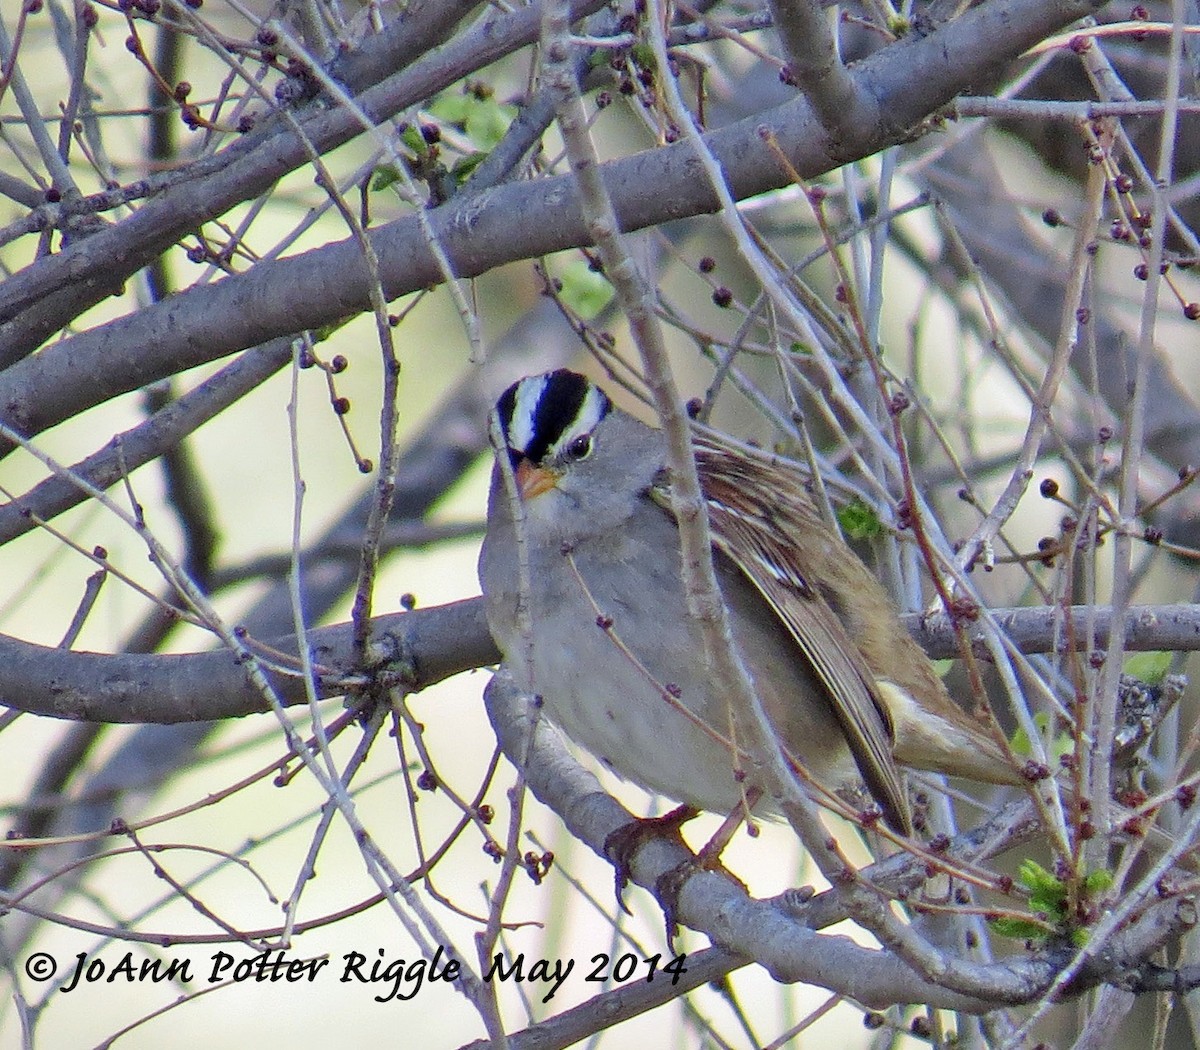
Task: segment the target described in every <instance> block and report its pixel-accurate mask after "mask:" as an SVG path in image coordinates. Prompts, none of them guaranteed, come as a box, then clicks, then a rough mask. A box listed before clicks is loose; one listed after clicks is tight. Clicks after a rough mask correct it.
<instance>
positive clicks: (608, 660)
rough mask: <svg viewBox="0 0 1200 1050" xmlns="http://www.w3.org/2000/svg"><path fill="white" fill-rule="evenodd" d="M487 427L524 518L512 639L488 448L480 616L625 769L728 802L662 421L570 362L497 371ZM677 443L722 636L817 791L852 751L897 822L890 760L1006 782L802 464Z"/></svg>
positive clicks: (509, 528)
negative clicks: (717, 589) (507, 373)
mask: <svg viewBox="0 0 1200 1050" xmlns="http://www.w3.org/2000/svg"><path fill="white" fill-rule="evenodd" d="M495 424H496V428H497V430H498V433H499V434H500V435H501V436H502V439H503V441H504V442H505V445H506V450H505V451H506V454H507V457H508V460H509V463H510V465H511V467H512V476H513V479H514V480H515V487H516V490H517V494H518V495H517V499H518V500H519V506H520V509H521V514H520V517H521V518H523V524H522V525H521V529H522V530H523V532H524V536H525V549H526V551H527V559H528V561H527V564H528V595H527V598H528V606H527V609H528V617H527V621H526V622H527V623H528V624H529V626H530V628H531V630H530V631H529V635H530V636H529V637H528V638H523V636H522V630H521V626H520V625H521V623H522V616H521V615H519V614H518V604H519V601H520V599H521V585H520V579H521V573H520V571H519V565H520V554H519V549H518V542H517V525H516V523H515V519H514V505H513V500H512V499H511V498H510V496H509V494H508V490H507V488H506V484H505V478H504V472H502V471H501V469H500V467H499V465H497V467H496V469H495V470H494V472H493V477H492V487H491V493H490V496H489V503H488V520H487V533H486V536H485V539H484V544H483V550H482V553H481V554H480V560H479V572H480V581H481V583H482V587H483V593H484V596H485V599H486V605H487V616H488V623H489V625H490V627H491V631H492V635H493V637H494V638H495V641H496V643H497V645H498V646H499V648H500V650H501V652H502V653H504V654H505V658H506V662H507V663H508V664H509V666H510V667H511V669H512V671H513V673H514V674H515V676H516V678H517V681H518V683H519V684H520V685H521V686H522V687H523V688H524V689H526V690H527V691H529V692H531V693H534V694H537V695H539V696H541V697H542V698H543V700H544V703H545V711H546V713H547V714H548V715H549V717H550V719H551V720H552V721H553V722H554V723H555V724H557V725H558V726H559V727H560V728H561V729H562V730H564V731H565V732H566V734H567V735H568V736H570V737H571V738H572V739H573V740H574V741H575V742H576V743H578V744H580V745H582V746H583V747H584V748H586V749H587V750H588V751H590V752H591V753H592V754H593V755H595V756H596V757H597V758H598V759H600V761H601V762H603V763H604V764H605V765H606V766H608V767H610V768H611V769H613V770H615V771H616V772H617V773H618V774H620V775H621V776H622V777H625V778H627V779H629V780H631V781H633V782H635V783H637V784H640V785H641V786H642V787H644V788H646V789H648V790H650V791H654V792H659V793H661V794H663V795H666V796H668V797H670V798H673V799H675V800H677V801H680V802H683V803H686V804H688V805H690V806H694V807H696V808H698V809H703V810H710V811H713V812H717V813H730V812H732V811H733V810H734V809H735V807H737V806H738V804H739V802H740V801H741V799H742V798H743V797H744V791H745V790H746V789H747V788H748V787H754V786H755V785H753V784H746V783H744V779H745V774H744V773H742V772H739V771H740V770H742V769H743V762H742V761H741V760H740V759H739V756H737V755H736V754H734V753H733V748H732V747H731V744H730V740H731V739H736V737H737V721H738V715H737V712H732V713H731V712H730V711H729V710H728V705H727V704H726V702H725V698H724V697H723V696H720V695H714V693H713V691H712V689H711V688H710V682H709V676H708V674H707V671H706V668H705V661H704V648H703V645H702V642H701V640H700V635H699V631H698V629H697V627H696V625H695V624H694V623H693V622H692V621H691V620H690V618H689V616H688V614H687V612H686V608H687V606H686V601H685V598H684V589H683V583H682V579H681V568H680V551H679V537H678V531H677V528H676V524H675V520H674V518H673V517H672V515H671V513H670V510H669V498H668V497H667V495H666V489H665V486H666V484H667V479H666V469H665V462H666V454H665V448H664V442H663V438H662V435H661V433H660V432H659V431H657V430H655V429H653V428H651V427H648V426H646V425H645V424H643V423H641V422H640V421H638V420H636V419H634V418H633V417H632V416H630V415H627V414H626V413H624V412H622V411H620V410H619V409H617V408H615V407H614V406H613V405H612V403H611V401H610V400H609V398H608V397H607V396H606V395H605V394H604V392H603V391H602V390H600V389H599V388H598V387H597V386H595V385H594V384H592V383H591V382H590V381H589V380H587V379H586V378H584V377H583V376H581V375H578V374H576V373H574V372H569V371H566V370H558V371H555V372H549V373H546V374H544V375H539V376H531V377H529V378H527V379H523V380H521V381H520V382H518V383H516V384H514V385H513V386H511V387H510V388H509V389H508V390H507V391H506V392H505V393H504V395H503V396H502V397H501V398H500V400H499V402H498V404H497V406H496V416H495ZM694 446H695V455H696V462H697V468H698V471H699V476H700V482H701V486H702V488H703V491H704V494H705V497H706V501H707V507H708V514H709V520H710V524H711V529H712V535H713V545H714V557H715V561H716V571H717V577H718V581H719V583H720V586H721V590H722V594H723V597H724V599H725V603H726V605H727V607H728V610H729V615H730V622H731V625H732V630H733V634H734V638H735V640H736V643H737V646H738V649H739V651H740V653H741V656H742V659H743V661H744V663H745V666H746V667H747V669H748V670H749V672H750V675H751V678H752V680H753V683H754V687H755V690H756V691H757V693H758V696H759V698H760V700H761V701H762V703H763V705H764V708H765V710H766V712H767V714H768V716H769V718H770V720H771V722H772V725H773V727H774V729H775V731H776V733H777V735H778V737H779V739H780V741H781V742H782V744H783V745H784V747H785V748H786V750H787V753H788V754H789V755H790V756H791V757H792V759H793V760H794V761H795V763H796V764H798V765H799V766H800V767H802V768H803V769H804V770H805V771H806V772H807V774H808V775H810V776H811V777H812V778H813V779H814V780H815V781H816V782H817V783H821V784H823V785H825V786H827V787H829V788H831V789H837V788H840V787H843V786H846V785H847V783H848V782H854V781H856V780H857V778H856V777H855V765H857V770H858V774H859V776H861V779H862V780H863V781H865V782H866V785H867V787H868V789H869V790H870V792H871V794H872V796H873V797H874V798H875V800H876V802H877V803H878V804H879V805H880V807H881V808H882V810H883V814H884V816H885V817H886V819H887V820H888V822H889V823H890V824H891V825H892V826H893V827H895V828H896V829H898V830H907V829H908V826H909V825H908V816H907V813H908V809H907V805H906V798H905V793H904V789H903V786H902V782H901V779H900V775H899V773H898V771H897V768H896V763H897V762H899V763H902V764H906V765H910V766H914V767H918V768H923V769H930V770H939V771H944V772H950V773H954V774H958V775H963V776H968V777H971V778H973V779H977V780H983V781H992V782H1003V783H1012V782H1016V781H1017V780H1018V779H1019V775H1018V772H1017V771H1016V770H1015V769H1014V767H1013V765H1012V763H1011V761H1010V760H1008V759H1007V758H1006V757H1005V756H1004V754H1003V752H1002V749H1001V748H1000V747H998V746H997V745H996V744H995V743H994V742H993V741H992V740H991V739H990V738H988V737H987V736H986V734H984V733H982V732H981V730H980V729H979V727H978V726H977V725H976V724H975V722H974V721H973V720H972V719H971V718H970V717H969V716H967V715H966V714H965V712H963V711H962V710H961V709H960V708H959V707H958V706H957V705H956V704H955V703H954V702H953V701H952V700H951V699H950V697H949V696H948V695H947V694H946V691H945V688H944V687H943V685H942V683H941V680H940V679H939V678H938V677H937V675H936V674H935V673H934V671H933V668H932V667H931V666H930V663H929V661H928V659H927V658H926V657H925V654H924V653H923V652H922V651H921V650H920V648H919V647H918V646H917V645H916V643H915V642H914V641H913V640H912V639H911V637H910V636H909V635H908V633H907V632H906V631H905V629H904V627H903V625H902V624H901V623H900V620H899V619H898V617H897V614H896V611H895V608H894V606H893V605H892V603H891V601H890V600H889V599H888V597H887V595H886V593H885V592H884V590H883V588H882V587H881V586H880V585H879V583H878V582H877V581H876V580H875V578H874V577H873V576H872V574H871V572H870V571H869V570H868V569H867V567H866V566H865V565H864V564H863V563H862V562H861V561H860V560H859V558H858V557H857V556H856V555H855V554H854V553H853V552H852V551H851V550H850V548H849V547H847V546H846V545H845V543H843V542H842V540H841V539H840V538H838V537H837V536H836V535H835V534H834V533H833V532H832V531H831V530H830V529H829V528H828V527H827V526H826V525H824V524H823V523H822V521H821V518H820V515H819V513H818V511H817V510H816V508H815V506H814V505H813V503H812V501H811V499H810V498H809V496H808V495H807V493H806V491H805V488H804V480H803V476H802V475H801V474H800V472H799V471H797V470H796V469H795V468H793V467H792V466H790V465H788V464H787V463H786V462H784V461H781V460H778V459H775V458H772V457H769V456H766V455H764V456H762V457H753V456H751V455H749V454H747V453H744V452H741V451H735V450H733V449H732V448H726V447H723V446H721V445H718V444H716V443H714V442H710V441H706V440H699V439H697V440H696V441H695V443H694ZM731 719H732V728H731ZM852 759H853V761H851V760H852Z"/></svg>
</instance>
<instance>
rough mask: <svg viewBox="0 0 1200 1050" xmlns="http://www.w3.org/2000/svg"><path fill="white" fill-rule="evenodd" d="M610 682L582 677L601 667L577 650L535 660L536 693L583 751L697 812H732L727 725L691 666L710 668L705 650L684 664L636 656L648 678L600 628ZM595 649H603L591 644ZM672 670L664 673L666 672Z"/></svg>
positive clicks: (735, 787) (735, 797)
mask: <svg viewBox="0 0 1200 1050" xmlns="http://www.w3.org/2000/svg"><path fill="white" fill-rule="evenodd" d="M595 631H596V634H597V635H598V636H600V639H601V641H602V643H603V648H604V649H605V650H606V651H604V652H602V653H600V652H593V653H592V654H591V659H592V660H596V659H602V660H603V661H604V663H603V666H604V680H603V682H597V681H595V680H594V679H593V678H592V677H591V676H585V675H582V674H580V673H579V670H578V669H579V667H580V666H593V667H594V666H597V664H596V663H595V662H590V663H589V660H587V659H581V654H580V653H579V652H578V651H573V650H574V648H575V647H574V646H572V647H564V648H563V649H561V650H560V651H558V652H554V653H546V652H544V653H540V654H538V655H537V656H535V659H534V670H535V680H536V683H537V690H538V692H540V693H541V695H542V697H543V699H544V702H545V710H546V713H547V714H548V715H549V717H550V719H551V720H552V721H553V722H554V723H555V724H557V725H558V726H559V727H560V728H561V729H562V730H563V731H564V732H566V734H567V735H568V736H569V737H570V738H571V739H572V740H574V741H575V742H576V743H577V744H579V745H580V746H581V747H583V748H585V749H586V750H587V751H589V752H591V753H592V754H593V755H594V756H595V757H596V758H598V759H599V760H600V761H601V762H602V763H603V764H604V765H605V766H607V767H608V768H609V769H611V770H612V771H613V772H615V773H616V774H617V775H619V776H620V777H622V778H624V779H626V780H630V781H632V782H633V783H635V784H638V785H639V786H641V787H643V788H645V789H646V790H647V791H651V792H655V793H658V794H662V795H665V796H667V797H668V798H672V799H675V800H676V801H678V802H686V803H688V804H689V805H692V806H695V807H697V808H698V809H703V810H709V811H712V812H717V813H727V812H729V811H731V810H732V809H734V808H735V806H736V805H737V804H738V802H739V800H740V799H741V791H742V786H741V785H740V784H739V782H738V780H737V779H735V770H736V769H737V768H739V765H740V763H738V762H737V761H735V759H734V757H733V752H732V749H731V747H730V746H729V744H728V743H727V741H728V738H729V735H730V734H729V725H728V723H729V719H728V716H725V715H723V714H722V713H721V712H720V710H719V709H718V705H714V704H713V703H712V702H711V701H710V699H709V696H708V691H707V690H706V689H705V688H704V685H703V683H702V682H701V681H700V680H699V679H698V677H697V676H696V675H694V674H693V673H692V671H691V669H690V668H689V667H688V666H687V665H689V664H690V665H692V666H693V667H696V668H699V667H702V666H703V664H704V654H703V652H700V651H696V652H694V653H691V654H689V655H688V657H687V660H686V663H685V664H683V665H682V666H675V667H673V668H670V669H669V670H668V669H667V668H664V667H662V666H661V665H662V661H661V660H653V659H649V660H647V659H646V657H648V656H649V655H650V654H644V653H638V652H637V647H636V644H635V645H634V646H632V647H631V648H633V650H634V653H633V656H634V658H635V659H638V660H639V662H642V663H643V666H644V667H645V673H643V671H642V670H640V669H638V668H637V667H636V666H635V664H634V662H633V659H631V656H630V655H627V654H626V653H624V652H622V651H621V645H624V646H629V643H626V642H624V641H623V640H622V643H621V645H618V644H617V642H616V641H614V640H612V639H611V638H609V637H608V636H607V635H605V633H604V632H603V631H602V630H601V629H600V628H595ZM591 648H593V650H595V649H596V648H598V647H597V646H596V645H595V644H592V646H591ZM664 672H666V673H664Z"/></svg>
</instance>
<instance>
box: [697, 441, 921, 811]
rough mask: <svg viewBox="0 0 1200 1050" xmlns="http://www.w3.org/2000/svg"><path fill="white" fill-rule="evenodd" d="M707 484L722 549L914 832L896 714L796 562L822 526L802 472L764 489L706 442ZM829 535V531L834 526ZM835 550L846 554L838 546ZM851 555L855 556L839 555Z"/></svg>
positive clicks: (878, 792) (872, 778)
mask: <svg viewBox="0 0 1200 1050" xmlns="http://www.w3.org/2000/svg"><path fill="white" fill-rule="evenodd" d="M696 453H697V456H696V459H697V466H698V468H699V471H700V479H701V486H702V488H703V489H704V492H705V495H706V496H707V497H708V499H709V503H708V512H709V523H710V525H711V527H712V534H713V543H714V545H715V546H716V547H717V548H718V549H719V550H720V551H721V552H722V553H723V554H725V555H726V556H727V557H728V558H729V559H730V560H731V561H732V562H733V563H734V564H735V565H737V567H738V568H739V569H740V570H741V571H742V572H743V573H744V574H745V575H746V578H747V579H748V580H749V581H750V582H751V583H753V584H754V586H755V588H756V589H757V590H758V592H759V593H760V594H761V595H762V596H763V598H764V599H765V600H766V601H767V603H768V604H769V605H770V606H771V608H772V609H773V610H774V611H775V613H776V614H777V615H778V617H779V619H780V622H781V623H783V624H784V626H785V627H786V628H787V630H788V632H789V633H790V634H791V636H792V638H793V639H795V642H796V645H797V647H798V648H799V650H800V652H801V654H802V656H803V658H804V659H805V660H807V661H808V663H809V664H810V665H811V666H812V668H813V671H814V672H815V673H816V675H817V677H818V679H819V680H820V681H821V682H822V684H823V685H824V686H825V689H826V693H827V699H828V701H829V705H830V707H831V709H832V710H833V713H834V714H835V716H836V717H837V720H838V722H839V724H840V725H841V727H842V731H843V733H844V734H845V736H846V740H847V743H848V744H849V746H850V752H851V754H852V755H853V756H854V760H855V762H856V763H857V765H858V768H859V772H860V773H861V774H862V776H863V779H864V780H865V781H866V783H867V787H868V789H869V790H870V792H871V794H872V796H873V797H874V798H875V801H876V802H878V803H879V805H880V807H881V808H882V809H883V811H884V814H885V816H886V818H887V821H888V823H889V824H890V825H891V826H892V827H893V828H895V829H896V830H897V831H900V832H903V833H906V834H907V833H909V832H910V831H911V822H910V819H909V813H908V804H907V797H906V794H905V791H904V785H903V781H902V780H901V776H900V772H899V769H898V768H897V766H896V762H895V758H894V756H893V752H892V745H893V742H894V741H893V731H892V725H891V720H890V718H889V716H888V713H887V708H886V706H885V705H884V704H883V702H882V700H881V699H880V698H879V696H878V695H877V692H876V686H875V677H874V675H873V674H872V673H871V670H870V668H869V667H867V665H866V662H865V661H864V660H863V657H862V654H861V653H860V652H859V650H858V648H857V646H855V644H854V642H853V640H852V639H851V638H850V637H849V635H848V634H847V632H846V628H845V627H844V626H843V624H842V622H841V620H839V619H838V617H837V615H836V613H835V612H834V611H833V609H831V608H830V607H829V604H828V603H827V602H826V601H825V599H824V598H823V597H822V596H821V593H820V588H819V587H818V586H814V584H816V582H817V581H815V580H813V581H811V582H810V581H809V579H808V578H807V577H806V575H805V572H804V569H803V567H802V566H800V565H799V564H797V561H796V558H795V556H794V553H793V552H794V549H795V546H796V544H797V542H798V541H799V540H801V539H802V538H804V537H811V536H812V535H813V532H814V528H819V529H823V528H824V527H823V526H821V525H820V523H819V517H818V516H817V511H816V508H815V507H813V506H812V504H811V502H810V501H809V499H808V495H807V493H805V492H804V490H803V488H802V484H803V483H802V479H801V476H800V474H799V473H798V472H796V471H794V470H792V469H786V468H784V467H782V466H776V467H772V468H769V469H768V474H770V475H771V476H772V478H773V480H775V481H776V482H777V483H778V490H777V491H775V492H766V491H764V489H763V475H761V474H759V473H758V472H757V471H755V472H750V471H747V470H746V469H745V467H744V465H743V464H742V462H741V461H740V459H739V458H738V457H735V456H731V455H730V454H729V453H727V452H725V451H724V450H722V449H720V448H713V447H711V446H706V445H705V444H701V443H699V442H698V443H697V448H696ZM825 531H827V530H825ZM834 543H835V544H836V548H835V549H837V548H842V545H841V543H840V542H838V541H834ZM838 552H839V553H844V554H845V556H847V557H855V556H856V555H854V554H853V552H851V551H849V550H840V549H839V551H838Z"/></svg>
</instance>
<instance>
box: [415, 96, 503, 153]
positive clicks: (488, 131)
mask: <svg viewBox="0 0 1200 1050" xmlns="http://www.w3.org/2000/svg"><path fill="white" fill-rule="evenodd" d="M429 112H430V113H432V114H433V115H434V116H435V117H437V118H438V119H439V120H443V121H445V122H446V123H447V124H454V125H455V126H457V127H460V128H462V129H463V131H465V132H466V133H467V137H468V138H469V139H470V140H471V142H472V144H473V145H474V146H475V147H476V148H477V149H480V150H483V152H485V153H486V152H488V151H489V150H493V149H495V148H496V146H497V145H498V144H499V142H500V140H501V139H502V138H504V135H505V132H507V131H508V126H509V124H511V123H512V122H513V120H514V118H515V117H516V115H517V107H516V106H506V105H504V103H502V102H497V101H496V100H495V99H494V98H491V97H490V96H489V97H487V98H480V97H479V96H478V95H476V94H473V93H467V94H464V93H462V92H454V91H447V92H446V93H445V94H443V95H439V96H438V97H437V98H436V99H434V100H433V102H432V103H431V104H430V106H429Z"/></svg>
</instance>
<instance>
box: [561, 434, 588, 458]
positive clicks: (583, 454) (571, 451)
mask: <svg viewBox="0 0 1200 1050" xmlns="http://www.w3.org/2000/svg"><path fill="white" fill-rule="evenodd" d="M591 454H592V435H591V434H584V435H582V436H581V437H577V438H574V439H572V441H571V443H570V444H569V445H568V446H567V458H568V459H587V458H588V456H590V455H591Z"/></svg>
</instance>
